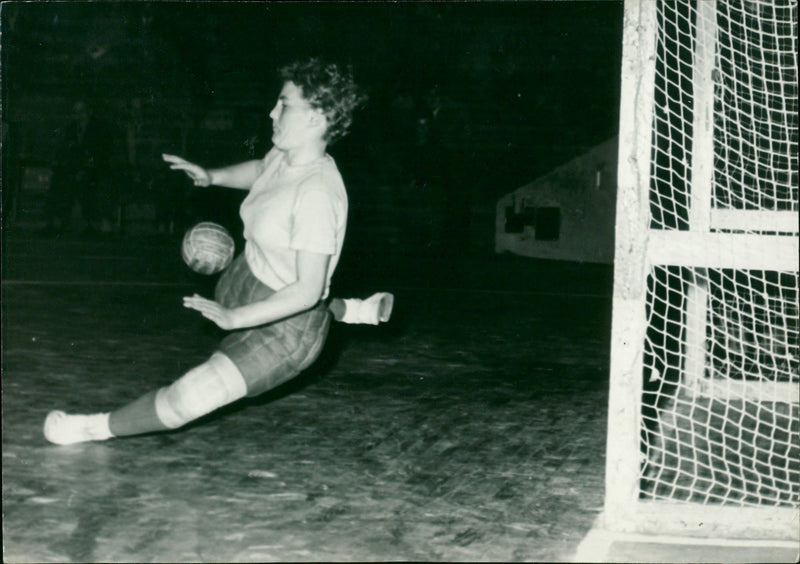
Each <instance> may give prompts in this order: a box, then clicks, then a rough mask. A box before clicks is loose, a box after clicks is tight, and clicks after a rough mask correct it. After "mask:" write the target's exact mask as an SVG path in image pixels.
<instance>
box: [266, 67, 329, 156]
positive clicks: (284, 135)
mask: <svg viewBox="0 0 800 564" xmlns="http://www.w3.org/2000/svg"><path fill="white" fill-rule="evenodd" d="M315 113H318V112H317V110H315V109H313V108H312V107H311V106H310V105H309V103H308V102H307V101H306V100H305V98H303V91H302V90H301V89H300V87H298V86H297V85H295V84H294V83H293V82H287V83H285V84H284V85H283V88H282V89H281V93H280V96H279V97H278V102H277V103H276V104H275V107H274V108H272V111H271V112H270V113H269V117H270V118H271V119H272V143H273V144H274V145H275V146H276V147H277V148H278V149H281V150H284V151H288V150H291V149H297V148H299V147H302V146H303V145H304V144H305V143H307V142H308V141H310V140H312V139H314V138H316V137H317V136H318V135H319V133H318V128H316V127H314V123H313V120H312V117H313V116H314V114H315Z"/></svg>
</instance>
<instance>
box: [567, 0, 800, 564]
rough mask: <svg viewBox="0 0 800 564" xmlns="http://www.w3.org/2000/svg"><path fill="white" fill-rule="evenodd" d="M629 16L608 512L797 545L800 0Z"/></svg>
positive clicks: (699, 5)
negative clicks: (799, 24) (799, 34)
mask: <svg viewBox="0 0 800 564" xmlns="http://www.w3.org/2000/svg"><path fill="white" fill-rule="evenodd" d="M623 29H624V31H623V60H622V69H621V74H622V76H621V80H622V88H621V99H620V105H621V111H620V132H619V143H620V145H619V163H618V178H617V185H618V193H617V217H616V240H615V262H614V269H615V272H614V294H613V314H612V339H611V360H610V393H609V409H608V439H607V448H606V492H605V496H606V499H605V504H604V509H603V513H602V515H601V516H600V518H599V519H598V523H597V524H596V527H595V529H597V530H602V531H604V533H605V534H613V533H620V534H637V535H645V536H647V535H651V536H653V537H656V536H660V537H662V538H667V537H669V538H671V539H672V541H673V542H679V541H678V540H677V539H684V541H685V542H689V543H690V544H691V543H702V542H705V540H707V539H715V542H727V543H728V544H729V545H730V546H734V545H737V543H740V544H741V543H748V542H749V543H750V544H751V545H753V546H755V545H756V544H758V543H763V542H770V543H772V544H773V545H775V544H781V543H783V546H785V547H796V546H800V483H799V482H800V429H799V427H800V421H799V420H800V417H799V414H798V412H799V406H798V402H800V358H799V357H800V353H799V352H798V350H799V347H800V345H799V344H798V340H799V339H798V334H799V331H798V326H799V325H800V322H799V321H798V310H799V309H800V308H799V307H798V295H799V293H800V292H798V262H800V260H799V259H798V250H799V249H798V88H797V80H798V71H797V0H742V1H741V2H726V1H723V0H626V1H625V9H624V25H623ZM590 536H592V533H590ZM596 538H598V537H597V535H595V540H596ZM687 539H688V540H687ZM588 540H589V537H587V541H588ZM584 544H586V542H585V543H584ZM583 549H584V550H587V549H586V547H585V546H584V547H583ZM579 553H580V550H579ZM586 556H587V553H585V552H584V553H583V557H584V558H585V557H586ZM598 557H599V558H602V556H598Z"/></svg>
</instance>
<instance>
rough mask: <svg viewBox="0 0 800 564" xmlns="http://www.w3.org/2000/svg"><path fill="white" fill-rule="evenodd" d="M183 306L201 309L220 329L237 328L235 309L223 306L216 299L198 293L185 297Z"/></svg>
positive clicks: (204, 315)
mask: <svg viewBox="0 0 800 564" xmlns="http://www.w3.org/2000/svg"><path fill="white" fill-rule="evenodd" d="M183 307H187V308H189V309H194V310H197V311H199V312H200V313H201V314H202V315H203V317H205V318H206V319H210V320H211V321H213V322H214V323H216V324H217V325H218V326H219V327H220V329H226V330H230V329H237V328H238V325H237V324H236V319H235V315H234V310H232V309H228V308H226V307H223V306H222V305H220V304H219V303H218V302H215V301H214V300H209V299H207V298H204V297H202V296H199V295H197V294H194V295H192V296H186V297H184V298H183Z"/></svg>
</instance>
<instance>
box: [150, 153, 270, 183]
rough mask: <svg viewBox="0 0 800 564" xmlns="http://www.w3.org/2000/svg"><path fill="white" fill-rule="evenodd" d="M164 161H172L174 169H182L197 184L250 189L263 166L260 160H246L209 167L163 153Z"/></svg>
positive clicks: (171, 166)
mask: <svg viewBox="0 0 800 564" xmlns="http://www.w3.org/2000/svg"><path fill="white" fill-rule="evenodd" d="M162 158H163V159H164V161H166V162H168V163H170V167H169V168H171V169H172V170H182V171H183V172H185V173H186V175H187V176H188V177H189V178H191V179H192V181H193V182H194V185H195V186H210V185H212V184H213V185H214V186H223V187H225V188H237V189H239V190H249V189H250V187H251V186H252V185H253V182H255V181H256V179H257V178H258V177H259V176H260V175H261V173H262V171H263V168H262V162H261V161H260V160H252V161H245V162H243V163H239V164H234V165H230V166H226V167H222V168H213V169H207V168H203V167H202V166H200V165H197V164H194V163H190V162H189V161H187V160H185V159H182V158H181V157H177V156H175V155H167V154H163V155H162Z"/></svg>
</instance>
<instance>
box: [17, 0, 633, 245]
mask: <svg viewBox="0 0 800 564" xmlns="http://www.w3.org/2000/svg"><path fill="white" fill-rule="evenodd" d="M621 34H622V3H621V2H615V1H602V2H573V1H570V2H567V1H552V2H503V3H495V2H474V3H469V2H467V3H424V2H422V3H383V2H375V3H361V2H352V3H339V2H332V3H312V2H301V3H261V2H258V3H244V2H241V3H223V2H92V3H82V2H66V3H51V2H31V3H16V2H5V3H3V6H2V100H3V108H2V109H3V188H4V189H3V195H4V198H3V200H4V202H3V203H4V206H3V214H4V219H5V220H6V221H5V225H6V226H9V223H13V221H12V222H9V217H8V211H9V210H10V209H11V208H12V206H13V204H12V202H11V200H10V198H11V196H12V195H13V194H14V191H15V190H19V189H20V185H21V177H22V173H23V171H24V169H25V167H31V166H37V167H47V166H48V164H49V163H51V162H52V159H53V158H54V155H55V153H56V151H57V148H58V143H59V138H60V135H62V133H63V128H64V124H65V123H66V122H67V120H68V119H69V117H70V112H71V108H72V106H73V104H74V102H75V101H76V100H78V99H83V100H85V101H87V103H89V105H90V106H92V107H93V108H94V111H95V113H96V114H98V115H100V116H101V117H102V118H103V119H105V120H106V121H107V122H109V123H110V124H112V126H113V127H114V128H115V129H114V131H115V132H116V133H115V134H114V136H113V137H112V139H113V141H112V142H111V148H110V151H111V153H112V156H111V157H110V160H111V162H112V167H111V171H110V172H109V174H108V176H109V179H108V182H107V187H106V191H107V193H108V194H111V196H110V197H111V198H112V199H114V200H115V201H116V202H120V203H122V204H125V205H128V204H131V203H142V202H144V203H148V202H151V203H155V205H156V206H157V208H158V214H157V217H156V221H157V222H158V221H164V218H167V219H174V220H175V221H176V223H177V227H176V230H177V231H178V232H179V233H180V232H182V230H183V229H184V228H185V227H186V226H188V225H190V224H191V223H192V222H194V221H198V220H207V219H210V220H217V221H220V222H222V223H224V224H225V225H226V226H228V227H230V228H231V230H232V231H234V232H236V231H238V224H237V222H238V216H237V208H238V202H239V201H240V199H241V197H242V194H241V193H238V191H226V190H224V189H214V188H212V189H210V190H206V191H204V192H199V191H196V190H192V189H191V188H190V187H188V186H187V184H188V182H187V181H186V180H185V179H184V178H182V177H180V176H179V175H177V176H176V175H175V174H174V173H169V172H167V171H166V170H165V169H166V167H165V166H164V165H163V163H162V162H161V160H160V156H161V153H163V152H173V153H178V154H181V155H182V156H184V157H186V158H187V159H190V160H193V161H195V162H198V163H200V164H203V165H207V166H218V165H224V164H229V163H231V162H237V161H240V160H245V159H249V158H258V157H260V156H262V155H263V154H264V152H265V151H266V150H267V149H268V148H269V147H268V143H269V136H270V129H271V128H270V121H269V118H268V112H269V110H270V109H271V108H272V105H273V104H274V99H275V96H276V95H277V92H278V90H279V88H280V84H279V83H278V82H277V81H276V78H275V75H276V72H275V71H276V69H277V68H279V67H280V66H281V65H283V64H285V63H287V62H289V61H291V60H293V59H295V58H301V57H306V56H310V55H322V56H324V57H326V58H329V59H332V60H335V61H339V62H342V63H346V64H352V65H353V68H354V71H355V74H356V78H357V80H358V81H359V82H360V83H361V84H362V85H363V86H364V87H365V88H366V89H367V91H368V92H369V94H370V101H369V103H368V104H367V105H366V106H365V107H364V108H363V109H362V110H361V111H359V112H358V114H357V115H356V120H355V124H354V127H353V130H352V133H351V135H350V136H349V137H347V138H345V139H344V140H342V141H341V142H339V143H338V144H336V145H334V146H332V147H331V148H330V152H331V154H332V155H333V156H334V157H335V158H336V160H337V163H338V164H339V167H340V169H341V171H342V173H343V176H344V178H345V182H346V184H347V186H348V191H349V193H350V197H351V216H350V225H349V231H348V245H347V246H348V247H349V252H350V253H351V254H356V255H359V254H360V256H361V258H360V259H359V260H364V259H366V260H378V259H379V258H382V257H385V256H387V255H392V253H394V254H400V255H404V256H409V255H410V256H422V255H424V254H429V255H433V256H436V257H447V258H453V257H454V256H461V255H476V254H477V255H479V256H488V255H491V254H492V252H493V237H494V209H495V208H494V206H495V202H496V200H497V199H498V198H499V197H500V196H501V195H503V194H505V193H507V192H509V191H511V190H513V189H515V188H517V187H519V186H520V185H522V184H524V183H526V182H528V181H530V180H533V179H534V178H536V177H537V176H539V175H541V174H543V173H545V172H547V171H549V170H550V169H552V168H553V167H555V166H557V165H559V164H562V163H564V162H565V161H567V160H569V159H570V158H572V157H573V156H576V155H578V154H580V153H581V152H583V151H585V150H587V149H588V148H590V147H592V146H594V145H596V144H598V143H600V142H602V141H604V140H606V139H608V138H609V137H611V136H613V135H615V134H616V131H617V124H618V98H619V83H620V79H619V72H620V57H621ZM433 93H435V94H436V97H437V98H436V99H437V100H438V107H439V108H440V110H439V112H438V113H437V115H436V118H432V111H431V109H432V107H433V104H434V102H433V99H434V96H433ZM135 104H138V109H136V110H134V109H132V108H133V107H134V105H135ZM134 122H135V123H136V124H137V128H136V130H135V131H136V133H135V136H136V143H137V157H136V160H135V162H133V163H131V162H128V160H127V145H126V131H127V130H126V128H127V127H128V126H129V125H130V124H131V123H134ZM17 211H19V210H17ZM23 211H24V210H23ZM162 227H163V226H162ZM390 258H391V257H390Z"/></svg>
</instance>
